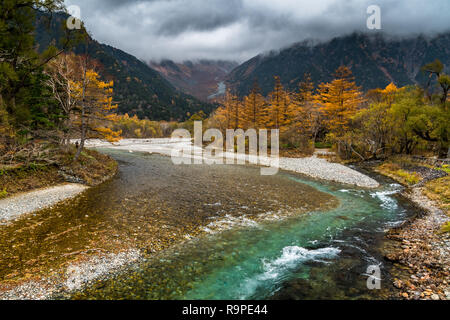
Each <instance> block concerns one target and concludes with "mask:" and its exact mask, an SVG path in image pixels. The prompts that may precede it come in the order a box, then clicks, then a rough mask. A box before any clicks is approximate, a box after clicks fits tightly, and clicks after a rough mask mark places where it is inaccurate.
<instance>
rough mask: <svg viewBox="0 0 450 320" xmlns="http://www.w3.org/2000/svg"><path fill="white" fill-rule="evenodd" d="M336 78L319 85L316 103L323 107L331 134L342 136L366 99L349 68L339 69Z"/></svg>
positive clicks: (342, 67)
mask: <svg viewBox="0 0 450 320" xmlns="http://www.w3.org/2000/svg"><path fill="white" fill-rule="evenodd" d="M334 78H335V79H334V80H333V81H332V82H330V83H322V84H320V85H319V89H318V94H317V95H316V102H317V103H319V104H320V105H321V111H322V112H323V114H324V116H325V117H326V124H327V128H328V130H329V131H330V133H332V134H334V135H336V136H341V135H343V134H344V133H345V132H346V131H347V130H348V129H349V124H350V120H351V118H352V117H353V116H354V115H355V114H356V112H357V111H358V107H359V106H360V105H361V104H362V103H363V102H364V98H363V93H362V92H361V90H360V88H359V87H358V86H357V85H356V82H355V78H354V77H353V74H352V72H351V70H350V69H349V68H348V67H346V66H341V67H339V68H338V69H337V70H336V72H335V74H334Z"/></svg>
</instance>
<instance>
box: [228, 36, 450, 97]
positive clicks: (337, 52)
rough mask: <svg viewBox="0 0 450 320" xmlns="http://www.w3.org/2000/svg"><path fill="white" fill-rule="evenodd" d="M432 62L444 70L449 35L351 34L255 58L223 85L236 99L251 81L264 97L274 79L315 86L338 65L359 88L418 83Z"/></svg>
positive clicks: (448, 54)
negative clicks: (305, 77) (349, 71)
mask: <svg viewBox="0 0 450 320" xmlns="http://www.w3.org/2000/svg"><path fill="white" fill-rule="evenodd" d="M435 59H439V60H441V61H442V62H443V63H444V65H445V66H446V71H447V72H449V71H450V32H448V33H444V34H440V35H437V36H434V37H432V38H426V37H424V36H418V37H412V38H407V39H393V38H387V37H385V36H383V35H380V34H378V35H367V34H361V33H353V34H351V35H348V36H343V37H338V38H334V39H332V40H331V41H328V42H323V43H318V44H314V43H312V42H311V41H305V42H301V43H297V44H295V45H293V46H291V47H289V48H286V49H283V50H281V51H277V52H270V53H268V54H261V55H258V56H256V57H254V58H252V59H250V60H248V61H247V62H245V63H243V64H242V65H240V66H239V67H237V68H235V69H234V70H233V71H232V72H231V73H230V74H229V76H228V77H227V80H226V83H227V85H228V86H229V87H230V88H232V89H234V90H235V91H236V93H237V94H239V95H241V96H242V95H246V94H248V93H249V91H250V89H251V87H252V84H253V82H254V81H255V79H256V80H257V81H258V83H259V85H260V87H261V89H262V91H263V93H264V94H267V93H268V92H270V91H271V90H272V88H273V84H274V80H273V77H274V76H280V77H281V80H282V82H283V84H284V85H285V86H286V87H288V88H290V89H295V88H296V87H297V86H298V83H299V81H301V80H302V78H303V74H304V73H305V72H309V73H310V74H311V77H312V79H313V81H314V82H315V83H316V84H317V83H320V82H327V81H330V80H332V75H333V73H334V71H335V70H336V69H337V68H338V67H339V66H341V65H346V66H349V67H350V68H351V69H352V71H353V74H354V75H355V77H356V81H357V83H358V85H360V86H362V87H363V89H365V90H368V89H373V88H379V87H386V86H387V85H388V84H389V83H390V82H394V83H395V84H396V85H397V86H404V85H408V84H415V83H419V84H421V83H424V82H425V81H426V77H425V76H424V75H423V74H422V72H421V71H420V68H421V67H422V66H423V65H424V64H426V63H429V62H432V61H434V60H435Z"/></svg>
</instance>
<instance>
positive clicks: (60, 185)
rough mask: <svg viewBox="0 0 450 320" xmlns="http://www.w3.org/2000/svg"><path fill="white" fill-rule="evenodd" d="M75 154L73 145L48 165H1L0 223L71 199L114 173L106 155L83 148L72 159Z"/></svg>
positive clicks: (114, 169) (110, 160) (113, 164)
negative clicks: (77, 157) (77, 156)
mask: <svg viewBox="0 0 450 320" xmlns="http://www.w3.org/2000/svg"><path fill="white" fill-rule="evenodd" d="M74 154H75V148H74V147H72V148H70V149H69V150H67V151H65V152H62V151H60V152H57V153H56V154H54V155H53V156H52V159H51V160H52V161H51V164H46V163H35V162H31V163H29V164H27V165H25V164H16V165H14V166H5V165H3V166H2V165H0V223H4V222H7V221H10V220H12V219H15V218H18V217H20V216H21V215H24V214H28V213H32V212H34V211H38V210H42V209H45V208H49V207H51V206H53V205H56V204H57V203H59V202H61V201H64V200H67V199H71V198H73V197H75V196H77V195H78V194H80V193H81V192H83V191H84V190H86V188H87V187H91V186H95V185H99V184H101V183H102V182H104V181H106V180H108V179H110V178H111V177H113V176H114V175H115V174H116V172H117V163H116V162H115V161H114V160H113V159H112V158H110V157H109V156H107V155H104V154H102V153H99V152H97V151H95V150H85V151H83V152H82V154H81V156H80V159H79V161H77V162H73V161H72V159H73V155H74Z"/></svg>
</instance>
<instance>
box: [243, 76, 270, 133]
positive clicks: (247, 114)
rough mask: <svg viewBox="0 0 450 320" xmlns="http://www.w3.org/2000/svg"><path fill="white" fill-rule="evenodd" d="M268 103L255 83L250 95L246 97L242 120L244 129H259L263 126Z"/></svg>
mask: <svg viewBox="0 0 450 320" xmlns="http://www.w3.org/2000/svg"><path fill="white" fill-rule="evenodd" d="M266 113H267V110H266V102H265V99H264V97H263V96H262V94H261V89H260V88H259V85H258V83H257V82H256V81H255V82H254V84H253V88H252V90H251V92H250V94H249V95H248V96H246V97H244V102H243V110H242V120H243V127H244V129H250V128H252V129H259V128H261V127H262V126H263V119H264V118H266V117H267V115H266Z"/></svg>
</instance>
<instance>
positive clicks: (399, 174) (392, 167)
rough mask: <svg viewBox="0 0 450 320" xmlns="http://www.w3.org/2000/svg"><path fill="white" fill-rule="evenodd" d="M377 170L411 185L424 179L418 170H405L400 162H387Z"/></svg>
mask: <svg viewBox="0 0 450 320" xmlns="http://www.w3.org/2000/svg"><path fill="white" fill-rule="evenodd" d="M377 171H378V172H381V173H382V174H384V175H386V176H388V177H391V178H392V179H394V180H396V181H398V182H400V183H402V184H404V185H409V186H410V185H414V184H417V183H419V182H420V180H421V179H422V178H421V177H420V176H419V175H418V174H417V173H416V172H408V171H406V170H403V169H402V168H401V165H400V164H397V163H392V162H387V163H384V164H382V165H380V166H378V168H377Z"/></svg>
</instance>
